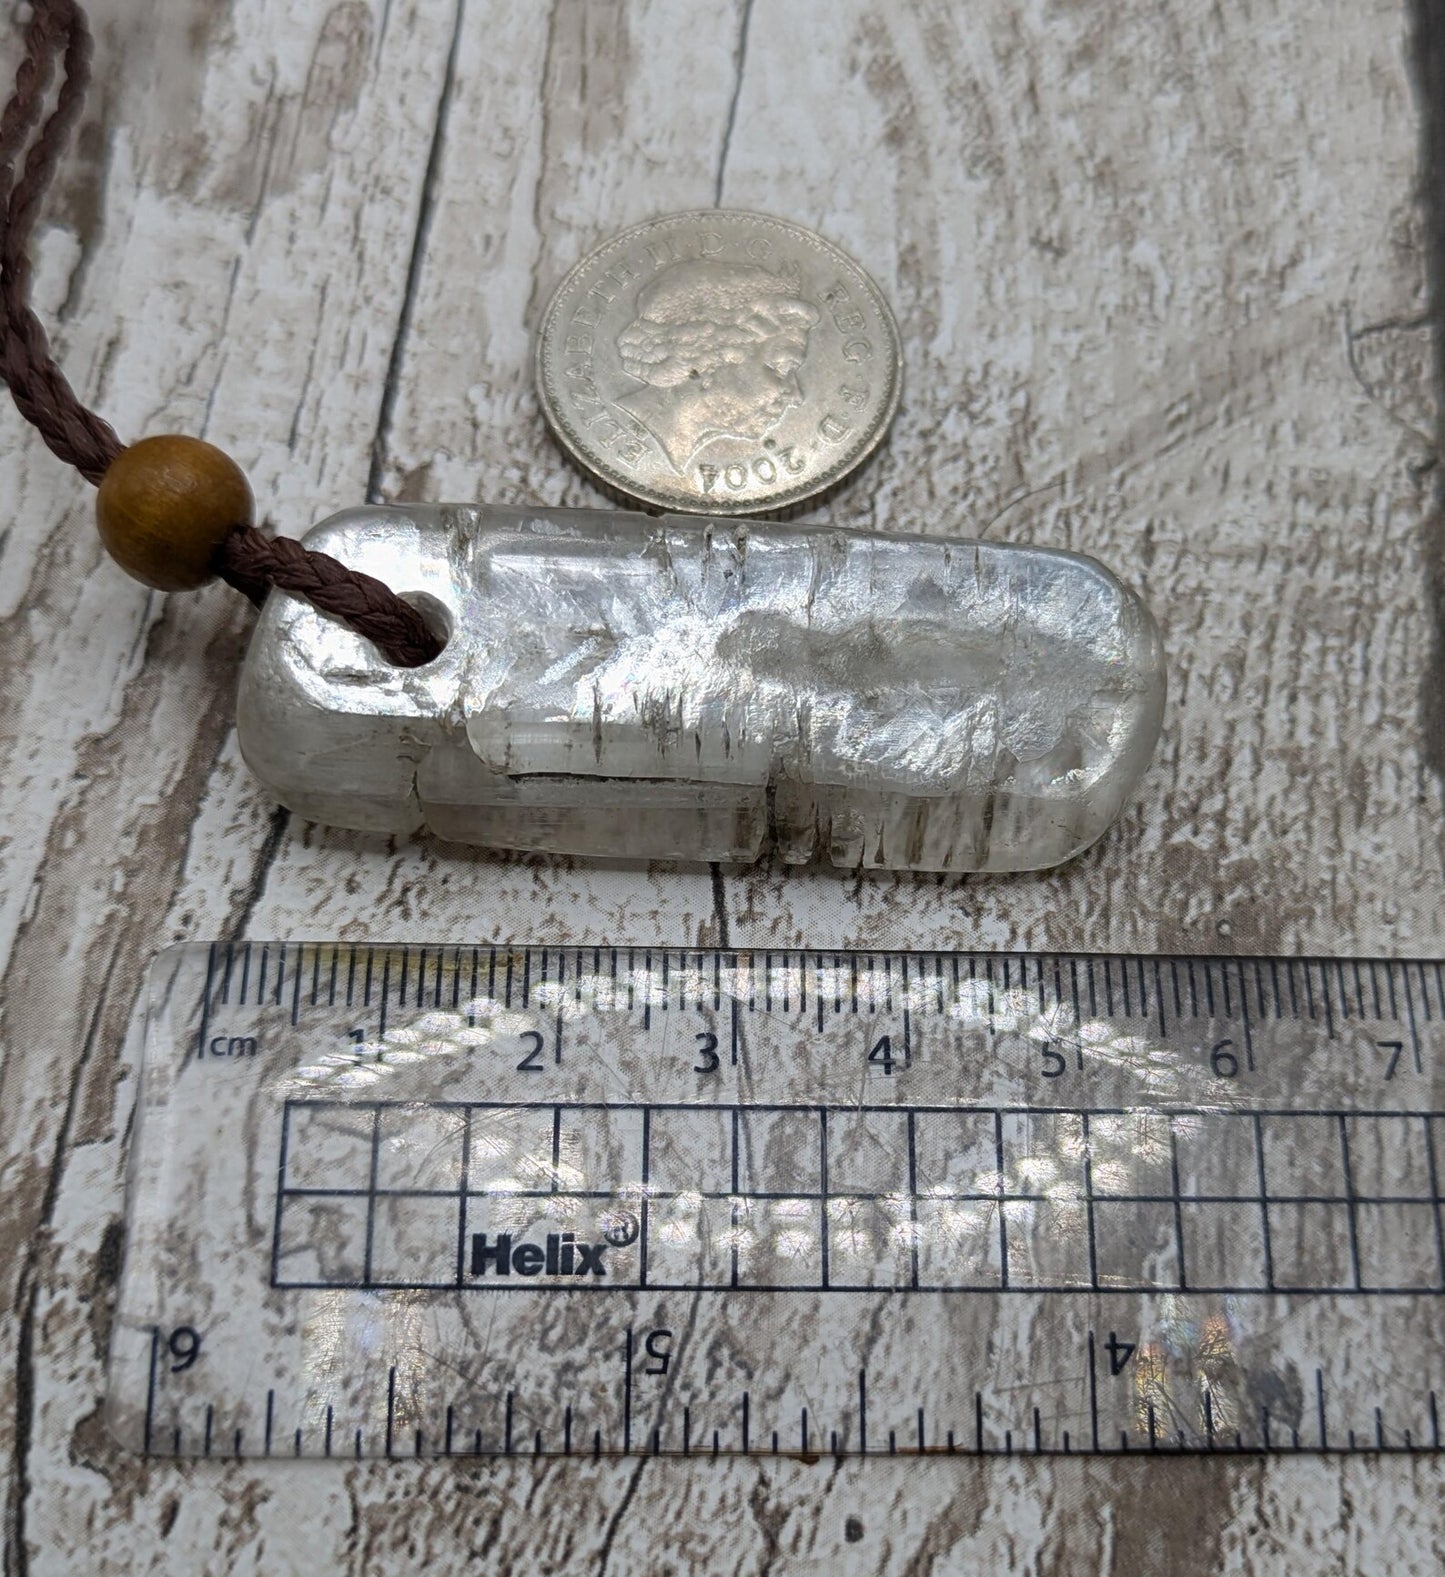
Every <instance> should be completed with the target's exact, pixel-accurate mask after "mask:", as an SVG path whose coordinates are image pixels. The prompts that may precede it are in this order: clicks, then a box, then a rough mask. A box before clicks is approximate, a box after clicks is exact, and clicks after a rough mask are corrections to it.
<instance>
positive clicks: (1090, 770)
mask: <svg viewBox="0 0 1445 1577" xmlns="http://www.w3.org/2000/svg"><path fill="white" fill-rule="evenodd" d="M306 541H307V545H308V546H310V547H313V548H320V549H323V550H324V551H325V552H327V553H330V554H333V555H334V556H335V557H336V558H339V559H341V560H342V561H343V562H344V563H347V564H350V565H353V566H354V567H356V568H358V569H363V570H366V571H368V572H369V573H371V574H373V575H376V576H378V577H379V578H380V579H381V580H384V581H385V582H386V583H387V584H388V585H390V586H392V587H394V588H395V589H396V590H397V591H399V592H401V593H402V594H403V595H405V596H406V597H407V598H408V599H409V600H411V601H413V602H414V603H416V605H417V606H419V607H420V608H422V609H423V611H425V612H426V614H427V616H428V617H429V618H430V619H432V620H433V621H434V622H435V623H436V625H437V627H438V628H439V629H441V628H444V629H445V631H446V634H447V638H448V639H447V646H446V650H445V651H444V652H443V653H442V655H441V656H440V657H438V658H437V659H436V660H435V661H434V662H432V663H429V664H427V665H426V666H425V667H423V668H416V669H403V668H396V667H393V666H391V665H390V664H388V663H387V662H386V661H385V659H383V658H382V657H381V656H380V654H379V653H378V652H377V651H376V650H375V648H373V647H372V646H371V645H370V644H369V643H368V642H367V641H365V640H363V639H362V638H360V637H359V636H356V635H353V634H352V633H351V632H350V631H349V630H346V629H345V628H343V627H342V626H341V625H339V624H337V623H335V622H334V621H333V620H331V619H328V618H326V617H324V616H323V615H321V614H319V613H317V612H315V611H314V610H313V609H312V608H311V607H309V606H308V605H307V604H305V603H303V602H300V601H298V600H296V599H294V598H292V597H290V596H287V595H285V594H283V593H278V592H273V593H272V595H271V597H270V598H269V600H268V601H267V603H266V606H265V609H264V610H263V612H262V614H261V619H260V623H259V625H258V627H257V629H256V633H255V636H254V637H253V640H252V643H251V650H250V653H249V655H248V657H247V660H246V666H245V671H244V674H243V677H242V681H241V697H240V705H239V718H240V739H241V748H242V751H243V753H244V755H245V757H246V760H247V762H248V763H249V764H250V766H251V768H252V769H253V770H254V771H255V773H256V775H257V776H258V777H259V778H260V779H261V780H262V781H263V782H264V783H265V784H266V785H267V786H268V787H269V788H270V789H271V790H272V791H273V792H274V793H275V794H276V796H277V798H279V799H280V800H281V801H282V802H283V803H284V804H286V805H287V806H289V807H290V808H291V809H292V810H294V811H296V812H297V813H298V814H299V815H302V816H305V817H308V818H310V819H312V820H315V821H321V822H330V823H333V824H335V825H338V826H342V827H353V828H360V829H363V830H370V831H377V832H386V833H406V832H411V831H414V830H416V829H418V828H421V827H428V828H430V829H431V830H432V831H433V832H435V833H437V834H439V835H440V836H441V837H443V838H450V839H455V840H459V841H462V842H466V843H480V844H487V845H490V846H493V847H498V848H507V849H535V850H549V851H555V852H560V853H569V854H582V855H591V856H596V857H600V858H616V859H642V858H682V859H692V860H751V859H753V858H755V857H756V856H757V855H759V854H760V853H762V852H764V851H765V850H766V849H768V848H769V847H770V846H771V847H774V848H775V849H776V850H777V852H778V854H779V855H780V857H781V858H782V859H784V860H786V861H790V862H801V861H806V860H810V859H813V858H815V857H821V858H823V859H826V860H829V861H831V862H832V863H833V864H834V865H838V866H843V867H848V868H852V867H858V866H863V867H875V868H887V869H895V870H923V871H1019V870H1033V869H1038V868H1040V867H1043V866H1049V865H1054V864H1057V863H1058V862H1059V861H1061V860H1065V859H1068V858H1069V856H1070V855H1072V854H1076V853H1078V852H1079V851H1080V850H1081V849H1084V848H1087V847H1088V845H1089V844H1091V843H1093V842H1094V840H1095V839H1096V838H1098V837H1099V835H1100V834H1101V833H1102V832H1103V831H1104V830H1105V828H1107V827H1108V826H1109V824H1110V823H1111V822H1112V821H1113V820H1114V818H1115V816H1116V815H1117V814H1118V812H1119V808H1120V806H1121V804H1122V803H1123V801H1124V798H1125V796H1126V795H1127V794H1128V793H1129V792H1130V790H1131V789H1132V788H1133V787H1134V785H1135V784H1136V783H1137V782H1138V780H1139V777H1140V775H1141V774H1142V773H1143V771H1144V768H1145V767H1146V765H1147V764H1148V761H1149V758H1150V755H1151V753H1152V751H1153V749H1154V744H1155V740H1156V738H1157V736H1158V733H1159V722H1160V715H1161V712H1162V709H1163V703H1164V665H1163V658H1162V654H1161V651H1160V645H1159V638H1158V634H1157V632H1156V630H1155V626H1154V621H1153V619H1152V618H1151V617H1150V614H1149V611H1148V609H1147V608H1146V607H1145V606H1144V604H1143V602H1142V601H1140V599H1139V598H1138V597H1137V596H1136V595H1135V594H1134V593H1133V592H1131V591H1129V590H1128V589H1127V588H1126V587H1124V586H1122V585H1121V584H1120V583H1119V582H1118V581H1117V580H1115V578H1114V577H1113V576H1112V575H1110V574H1109V573H1108V571H1107V570H1105V569H1103V568H1102V567H1101V566H1100V565H1099V564H1097V563H1095V562H1094V561H1093V560H1092V559H1088V558H1084V557H1081V556H1079V555H1077V554H1071V553H1060V552H1054V551H1051V550H1046V549H1042V548H1030V547H1011V546H1007V545H1002V544H995V543H989V542H965V541H949V540H946V539H943V538H938V537H921V536H893V535H889V536H882V535H873V534H865V533H861V532H856V531H843V530H836V529H830V528H827V527H823V526H793V525H774V524H756V523H747V522H742V521H736V520H714V521H706V520H702V521H699V520H697V519H695V518H686V519H683V518H679V517H671V516H664V517H662V518H651V517H648V516H645V515H640V514H631V513H624V512H621V511H602V510H597V511H594V510H556V509H532V510H527V509H498V508H487V507H481V506H475V505H470V504H466V505H457V504H444V505H409V506H405V507H403V506H392V507H381V508H365V509H352V510H348V511H346V512H344V513H342V514H339V515H336V516H334V517H332V519H330V520H329V521H326V522H325V523H324V524H322V525H320V526H318V527H316V529H315V530H313V531H312V532H311V533H310V534H309V536H308V537H307V538H306Z"/></svg>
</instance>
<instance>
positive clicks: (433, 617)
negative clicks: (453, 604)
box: [400, 591, 455, 667]
mask: <svg viewBox="0 0 1445 1577" xmlns="http://www.w3.org/2000/svg"><path fill="white" fill-rule="evenodd" d="M400 595H401V600H402V601H403V602H404V603H406V604H407V605H408V606H409V607H412V608H415V609H416V611H417V612H418V613H419V614H420V615H421V616H422V619H423V621H424V622H425V624H426V627H427V629H428V630H430V631H431V633H432V634H433V635H434V636H436V638H437V640H439V641H440V642H441V645H442V651H445V650H446V648H447V644H448V642H450V640H451V638H452V630H453V629H454V628H455V624H454V621H453V619H452V611H451V609H450V608H448V607H447V605H446V604H445V603H444V602H442V601H441V600H440V598H437V597H433V596H432V594H431V593H430V592H429V591H404V592H402V593H401V594H400ZM440 656H441V652H438V653H437V655H436V657H433V658H432V662H436V661H437V659H438V658H439V657H440ZM422 666H423V667H426V666H427V665H426V664H423V665H422Z"/></svg>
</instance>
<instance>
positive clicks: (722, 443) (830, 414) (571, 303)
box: [537, 209, 902, 515]
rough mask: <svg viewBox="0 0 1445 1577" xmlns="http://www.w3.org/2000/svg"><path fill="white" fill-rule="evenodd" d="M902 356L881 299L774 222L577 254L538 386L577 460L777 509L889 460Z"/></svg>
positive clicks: (727, 222) (661, 495) (704, 505)
mask: <svg viewBox="0 0 1445 1577" xmlns="http://www.w3.org/2000/svg"><path fill="white" fill-rule="evenodd" d="M901 374H902V354H901V350H900V346H899V341H898V327H897V325H896V324H895V323H894V321H893V314H892V313H891V312H890V311H889V310H888V304H887V302H886V301H884V299H883V296H882V293H881V292H880V291H879V289H878V287H877V286H876V285H875V284H874V283H873V281H872V280H871V279H870V278H869V277H868V275H867V274H865V273H864V272H863V270H862V269H861V268H859V266H858V265H857V264H856V263H855V262H854V261H853V260H852V259H851V258H850V257H848V256H847V255H846V254H845V253H843V252H840V251H839V250H838V248H837V247H836V246H833V245H832V244H831V242H828V241H825V240H824V239H823V238H822V237H821V236H819V235H815V234H814V233H813V232H812V231H811V230H805V229H804V228H803V227H802V226H801V225H795V224H788V223H787V222H786V221H784V220H781V219H771V218H768V217H767V216H766V215H763V214H751V213H739V212H732V211H728V210H725V209H707V210H703V211H700V212H697V213H683V214H670V215H667V216H666V217H664V218H661V219H653V220H649V221H648V222H647V223H646V224H640V225H636V226H634V227H633V228H632V229H630V230H624V231H623V232H622V233H621V234H620V235H617V236H614V237H613V238H612V240H610V241H608V242H607V243H606V244H605V245H603V246H600V247H598V248H597V250H596V251H595V252H591V253H589V254H588V256H586V257H585V258H583V259H582V261H581V262H580V263H579V264H578V265H577V266H576V267H575V268H574V269H573V270H572V272H571V273H570V274H568V275H567V277H566V278H565V279H564V280H563V281H562V283H561V285H559V286H558V288H557V292H556V294H555V295H554V296H553V297H552V300H551V302H550V304H549V305H548V307H547V312H546V315H545V316H544V318H543V320H542V327H541V331H540V333H539V335H538V339H537V388H538V393H539V396H540V398H541V402H542V410H543V412H544V413H545V415H546V417H547V420H548V422H549V423H550V424H551V427H552V430H553V432H554V433H555V434H556V436H557V438H558V440H559V442H560V443H561V444H562V446H563V448H565V449H566V450H567V451H568V453H569V454H571V455H572V457H573V458H574V459H575V460H577V461H578V462H579V463H580V464H581V465H582V466H584V467H585V468H586V469H587V470H589V471H591V472H592V473H593V474H594V475H595V476H596V477H597V478H598V479H599V480H601V481H602V482H603V483H604V484H606V485H608V486H610V487H611V488H613V489H615V490H616V491H617V492H620V493H624V494H627V495H629V496H630V497H632V498H636V499H640V500H642V501H643V502H644V503H648V504H656V505H659V506H661V507H662V508H664V509H673V510H683V511H686V512H689V513H692V514H716V515H746V514H758V513H761V512H764V511H770V510H778V509H781V508H783V507H785V506H787V505H791V504H796V503H799V502H801V501H802V500H803V499H806V498H811V497H812V496H813V495H814V494H816V493H820V492H823V491H824V490H825V489H827V488H830V487H832V486H833V485H834V484H835V483H837V482H838V481H839V480H841V478H843V477H844V476H846V475H847V474H848V472H850V471H851V470H853V468H854V467H855V466H857V465H858V464H859V463H860V462H861V461H862V460H864V459H865V458H866V457H867V456H868V455H869V454H871V453H872V452H873V450H874V449H876V448H877V446H878V444H879V443H880V442H881V440H882V438H883V435H884V433H885V432H886V431H887V430H888V424H889V422H890V421H891V420H892V419H893V413H894V411H895V410H896V409H897V407H898V395H899V387H900V383H901Z"/></svg>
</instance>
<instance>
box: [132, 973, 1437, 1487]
mask: <svg viewBox="0 0 1445 1577" xmlns="http://www.w3.org/2000/svg"><path fill="white" fill-rule="evenodd" d="M1442 1081H1445V979H1442V970H1441V966H1440V965H1439V964H1436V963H1424V962H1414V961H1402V960H1358V961H1356V960H1301V959H1252V958H1233V957H1229V958H1223V957H1214V958H1192V959H1190V958H1168V957H1054V956H1039V955H1032V954H1031V955H1026V956H1020V955H1007V956H1005V955H1000V954H993V955H988V954H933V953H928V954H886V955H885V954H851V953H844V954H833V953H825V954H817V953H746V952H733V951H695V950H694V951H676V950H673V951H665V950H663V949H660V948H659V949H656V950H653V951H651V952H648V951H644V950H642V949H639V948H634V949H611V948H583V949H575V948H565V949H556V948H517V949H493V948H473V947H469V946H461V947H411V948H406V947H353V946H349V945H343V944H310V943H307V944H305V945H296V944H290V945H284V946H283V945H280V944H271V945H265V946H263V945H260V944H256V943H252V944H250V945H246V946H235V947H230V946H224V945H217V946H214V947H209V948H208V947H205V946H200V947H192V948H183V949H178V950H173V951H171V952H168V953H166V954H164V955H162V956H161V957H160V959H159V960H158V961H157V963H156V964H155V966H154V972H153V976H152V979H151V984H150V992H149V1007H148V1010H147V1012H146V1015H145V1025H144V1071H143V1079H142V1088H141V1098H140V1113H139V1121H138V1126H137V1131H136V1135H135V1145H134V1158H133V1168H132V1177H131V1181H130V1196H129V1206H128V1232H127V1244H126V1255H125V1272H124V1279H123V1284H122V1290H121V1297H120V1309H119V1316H118V1319H117V1321H116V1326H115V1336H114V1346H113V1353H112V1367H111V1393H110V1409H111V1418H112V1422H113V1424H114V1426H115V1428H116V1429H117V1430H118V1432H119V1433H120V1434H121V1435H122V1437H123V1438H124V1439H125V1440H127V1441H128V1442H130V1443H131V1444H132V1445H134V1446H135V1447H136V1448H137V1449H139V1450H142V1451H144V1452H146V1453H148V1454H150V1455H154V1456H182V1457H192V1456H202V1457H203V1456H232V1455H248V1456H249V1455H258V1456H285V1457H313V1458H326V1457H330V1458H338V1459H354V1458H356V1457H358V1456H360V1457H388V1456H389V1457H412V1456H425V1457H433V1456H441V1455H462V1454H469V1453H521V1454H528V1453H531V1454H537V1455H551V1454H561V1455H569V1454H570V1455H581V1454H618V1453H622V1454H633V1455H636V1454H638V1453H645V1452H664V1453H683V1454H690V1455H694V1456H698V1455H710V1454H719V1453H739V1452H741V1453H752V1454H759V1453H774V1452H779V1453H789V1454H794V1455H801V1456H804V1457H812V1456H822V1455H827V1454H831V1453H837V1454H848V1455H854V1454H879V1453H890V1454H891V1453H895V1452H921V1451H928V1452H953V1453H957V1454H959V1455H966V1454H970V1453H980V1452H983V1453H1009V1452H1013V1453H1043V1454H1049V1453H1072V1454H1076V1455H1077V1454H1084V1453H1089V1454H1100V1455H1103V1454H1113V1453H1119V1452H1130V1453H1151V1452H1152V1453H1156V1454H1171V1453H1179V1452H1205V1451H1239V1450H1244V1451H1273V1452H1288V1451H1307V1452H1314V1451H1378V1450H1385V1451H1436V1450H1439V1449H1440V1420H1439V1401H1438V1400H1437V1398H1438V1397H1439V1395H1440V1393H1441V1391H1442V1390H1445V1373H1442V1369H1445V1299H1442V1289H1445V1236H1442V1225H1445V1223H1442V1216H1441V1210H1442V1204H1445V1199H1442V1194H1441V1167H1442V1165H1445V1101H1442Z"/></svg>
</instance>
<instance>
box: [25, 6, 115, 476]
mask: <svg viewBox="0 0 1445 1577" xmlns="http://www.w3.org/2000/svg"><path fill="white" fill-rule="evenodd" d="M57 59H63V61H64V74H63V76H62V79H61V84H60V92H59V94H58V95H57V97H56V102H55V108H54V109H53V110H51V112H50V114H49V115H48V116H46V118H45V120H44V121H43V123H42V124H41V127H40V130H39V132H38V133H37V134H36V137H35V140H34V142H33V143H32V144H31V148H30V152H29V154H28V156H27V157H26V159H25V165H24V170H23V172H22V174H21V175H20V178H19V179H18V180H17V179H16V177H15V166H16V163H17V161H18V160H19V157H20V149H21V147H22V146H23V145H24V142H25V138H26V136H27V135H28V133H29V132H30V129H31V127H32V126H34V124H35V122H36V121H37V120H38V119H39V118H40V113H41V109H42V107H43V105H44V102H45V96H46V91H47V89H48V88H49V86H50V79H51V77H52V75H53V74H54V69H55V62H56V60H57ZM89 80H90V33H89V30H88V29H87V28H86V25H85V18H84V17H83V16H82V15H81V12H80V9H79V7H78V6H76V5H75V4H74V3H73V0H36V3H35V5H34V8H33V11H32V13H31V18H30V26H29V27H28V28H27V29H26V32H25V54H24V57H23V58H22V59H21V62H20V66H19V69H18V70H17V71H16V74H15V91H14V93H13V95H12V96H11V99H10V102H9V103H8V104H7V105H6V106H5V111H4V114H3V117H0V203H3V208H4V229H3V232H0V378H3V379H4V381H5V383H6V384H7V385H8V387H9V389H10V393H11V395H12V396H13V397H14V400H15V403H16V405H18V406H19V407H20V414H21V415H22V416H23V417H24V418H25V419H26V421H28V422H29V423H31V425H32V426H34V427H35V428H36V429H37V430H38V431H39V433H40V436H41V437H42V438H43V439H44V440H45V442H46V443H47V444H48V445H49V446H50V448H51V449H52V450H53V451H54V453H55V454H57V455H59V457H60V458H61V459H62V460H64V461H65V462H66V463H67V464H68V465H73V466H74V467H75V469H76V470H77V471H79V472H80V474H81V475H82V476H83V477H84V478H85V479H86V481H87V482H99V481H100V479H101V477H102V476H104V475H105V470H106V467H107V466H108V465H109V464H110V462H111V461H112V460H114V459H115V457H116V455H118V454H119V453H120V450H121V443H120V440H119V439H118V438H117V437H116V435H115V433H114V431H113V430H112V429H111V427H110V426H109V424H108V423H106V422H104V421H102V420H101V418H100V417H99V416H97V415H95V413H94V412H93V411H89V410H87V409H86V408H85V406H83V405H82V404H81V403H80V401H79V400H78V399H77V398H76V397H75V391H74V390H73V389H72V388H71V387H70V384H69V383H68V382H67V381H66V378H65V374H64V373H62V372H61V370H60V368H59V367H57V366H56V365H55V362H54V361H53V360H52V359H51V355H50V342H49V340H48V339H47V338H46V335H45V330H44V328H43V327H42V326H41V323H40V320H39V318H37V317H36V316H35V314H34V312H32V311H31V309H30V276H31V272H32V269H31V262H30V252H29V246H30V234H31V231H32V230H33V229H34V227H35V219H36V215H37V214H38V213H39V210H40V200H41V198H42V197H43V196H44V195H45V189H46V188H47V187H48V186H49V185H50V181H51V177H52V176H53V175H54V174H55V167H56V165H57V164H58V163H59V162H60V155H61V153H62V152H63V150H64V148H65V144H66V142H67V141H68V140H69V137H70V132H71V128H72V127H73V126H74V124H75V121H76V118H77V117H78V116H79V114H80V109H81V105H82V104H83V102H84V100H85V88H86V84H87V83H88V82H89Z"/></svg>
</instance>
